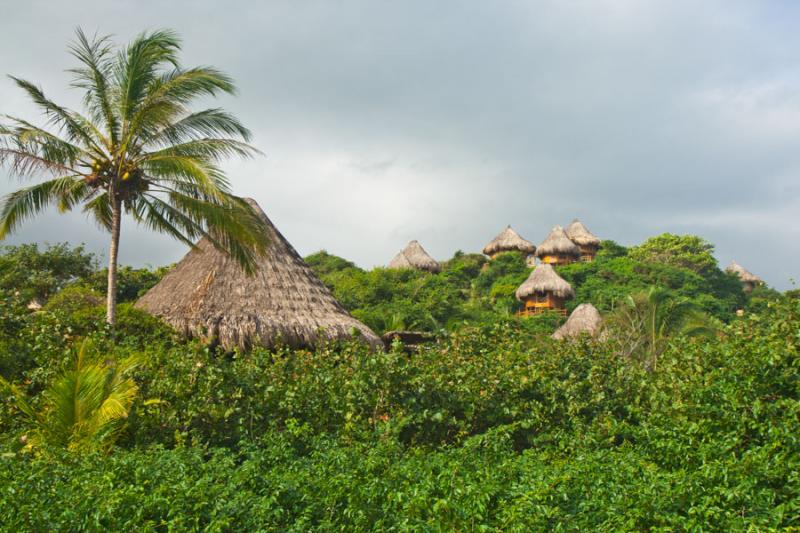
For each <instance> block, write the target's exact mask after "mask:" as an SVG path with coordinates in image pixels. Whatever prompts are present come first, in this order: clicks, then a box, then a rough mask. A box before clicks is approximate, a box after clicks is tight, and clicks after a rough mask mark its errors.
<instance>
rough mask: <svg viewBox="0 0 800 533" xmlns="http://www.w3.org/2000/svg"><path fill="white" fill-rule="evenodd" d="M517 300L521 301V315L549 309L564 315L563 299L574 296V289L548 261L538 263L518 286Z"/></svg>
mask: <svg viewBox="0 0 800 533" xmlns="http://www.w3.org/2000/svg"><path fill="white" fill-rule="evenodd" d="M516 296H517V300H519V301H521V302H522V303H523V308H522V310H521V311H520V312H519V315H521V316H530V315H536V314H539V313H543V312H545V311H549V310H556V311H559V312H561V313H562V314H564V315H566V314H567V310H566V309H565V307H564V300H567V299H569V298H574V297H575V291H574V290H572V286H571V285H570V284H569V283H567V282H566V281H565V280H564V278H562V277H561V276H559V275H558V274H557V273H556V271H555V270H554V269H553V267H552V266H550V265H549V264H548V263H542V264H540V265H538V266H537V267H536V268H535V269H533V272H531V275H530V276H528V279H526V280H525V282H524V283H523V284H522V285H520V286H519V288H518V289H517V292H516Z"/></svg>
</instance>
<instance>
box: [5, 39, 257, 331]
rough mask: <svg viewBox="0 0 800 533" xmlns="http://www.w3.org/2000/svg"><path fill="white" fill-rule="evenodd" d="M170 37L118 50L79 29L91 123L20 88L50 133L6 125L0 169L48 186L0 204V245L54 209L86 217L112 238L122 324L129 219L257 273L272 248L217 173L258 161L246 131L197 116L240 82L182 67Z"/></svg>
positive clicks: (79, 73) (76, 78)
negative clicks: (229, 163)
mask: <svg viewBox="0 0 800 533" xmlns="http://www.w3.org/2000/svg"><path fill="white" fill-rule="evenodd" d="M179 51H180V41H179V39H178V38H177V37H176V35H175V34H174V33H172V32H170V31H154V32H151V33H143V34H141V35H139V36H138V37H136V38H135V39H134V40H133V41H132V42H131V43H130V44H129V45H128V46H126V47H123V48H121V49H117V48H115V47H114V46H113V45H112V44H111V43H110V41H109V38H108V37H103V38H96V39H89V38H87V37H86V35H84V33H83V32H82V31H80V30H78V32H77V40H76V41H75V43H74V44H73V45H72V47H71V52H72V55H73V56H74V57H75V59H76V60H77V61H78V67H77V68H74V69H72V70H71V71H70V72H71V73H72V75H73V82H72V87H73V88H76V89H79V90H81V91H83V92H84V100H83V101H84V108H85V112H84V113H79V112H77V111H73V110H71V109H67V108H65V107H62V106H60V105H59V104H57V103H55V102H54V101H53V100H50V99H49V98H48V97H47V96H46V95H45V93H44V92H43V91H42V89H40V88H39V87H37V86H36V85H35V84H33V83H31V82H29V81H25V80H22V79H19V78H13V77H12V80H13V81H14V82H15V83H16V85H17V86H19V88H21V89H22V90H23V91H24V92H25V93H27V95H28V96H29V97H30V98H31V100H32V101H33V102H34V103H35V104H36V105H37V106H38V107H39V108H40V109H41V110H42V112H43V114H44V116H45V117H46V118H47V124H46V125H45V126H43V127H40V126H37V125H34V124H33V123H31V122H29V121H27V120H25V119H22V118H18V117H11V116H6V117H5V118H6V121H5V122H6V124H0V164H3V163H7V164H8V166H9V167H10V169H11V171H12V174H15V175H17V176H19V177H21V178H31V179H39V180H41V179H44V180H45V181H42V182H41V183H38V184H35V185H32V186H30V187H25V188H23V189H20V190H18V191H16V192H13V193H11V194H9V195H7V196H6V197H5V198H4V199H3V200H2V202H0V239H2V238H4V237H5V236H6V235H8V234H9V233H10V232H12V231H13V230H15V229H16V228H17V227H18V226H19V225H20V224H21V223H22V222H23V221H25V220H26V219H29V218H31V217H33V216H35V215H36V214H37V213H39V212H41V211H42V210H44V209H45V208H47V207H48V206H50V205H53V204H55V205H57V206H58V209H59V210H60V211H61V212H66V211H70V210H72V209H74V208H75V207H78V206H82V208H83V211H84V212H86V213H88V214H89V215H90V216H91V217H92V218H94V220H95V221H96V222H97V223H98V225H99V226H100V227H102V228H104V229H106V230H108V231H109V233H110V235H111V242H110V245H109V264H108V294H107V312H106V320H107V322H109V323H110V324H113V323H114V322H115V319H116V313H115V310H116V283H117V255H118V251H119V241H120V226H121V224H122V218H123V213H127V214H128V215H129V216H130V217H131V218H132V219H133V220H134V221H135V222H136V223H138V224H140V225H143V226H145V227H147V228H149V229H151V230H155V231H159V232H161V233H165V234H167V235H170V236H172V237H174V238H176V239H178V240H179V241H181V242H183V243H186V244H188V245H190V246H192V245H193V243H194V242H195V241H196V240H197V239H198V238H200V237H206V238H208V239H210V240H211V242H212V243H213V244H214V246H216V247H217V248H218V249H220V250H223V251H226V252H228V253H229V254H231V256H232V257H234V258H235V259H236V260H238V261H239V262H240V264H241V265H242V266H243V267H244V268H245V269H246V270H249V271H251V270H252V268H253V265H254V261H255V257H256V256H257V255H259V254H262V253H264V250H265V248H266V244H267V243H266V233H265V224H264V222H263V221H262V220H261V218H260V217H259V216H258V215H257V214H256V213H255V212H254V210H253V209H252V208H251V207H250V206H249V205H248V204H247V203H246V202H244V201H243V200H242V199H240V198H237V197H236V196H233V195H232V194H231V192H230V184H229V182H228V180H227V178H226V176H225V174H224V172H223V171H222V170H221V169H220V167H219V163H220V161H221V160H223V159H225V158H227V157H230V156H244V157H247V156H250V155H252V154H254V153H256V150H255V149H254V148H252V147H251V146H250V145H249V144H247V141H249V139H250V132H249V131H248V130H247V129H246V128H245V127H244V126H243V125H242V124H241V123H240V122H239V121H238V120H237V119H236V118H235V117H233V116H232V115H231V114H229V113H227V112H225V111H224V110H222V109H216V108H214V109H205V110H201V111H192V110H191V108H190V104H192V103H193V102H194V101H195V100H197V99H198V98H202V97H208V96H212V97H213V96H216V95H218V94H220V93H234V92H235V87H234V84H233V81H232V80H231V79H230V78H229V77H228V76H226V75H225V74H223V73H222V72H220V71H218V70H216V69H214V68H211V67H197V68H183V67H182V66H181V65H180V62H179V60H178V52H179Z"/></svg>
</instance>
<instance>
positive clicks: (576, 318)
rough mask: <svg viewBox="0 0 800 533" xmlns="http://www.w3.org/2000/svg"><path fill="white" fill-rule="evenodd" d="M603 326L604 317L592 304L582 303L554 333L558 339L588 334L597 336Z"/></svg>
mask: <svg viewBox="0 0 800 533" xmlns="http://www.w3.org/2000/svg"><path fill="white" fill-rule="evenodd" d="M602 328H603V317H602V316H600V311H598V310H597V308H596V307H595V306H593V305H592V304H581V305H579V306H578V307H576V308H575V309H574V310H573V311H572V314H570V315H569V318H568V319H567V321H566V322H564V324H563V325H562V326H561V327H560V328H558V329H557V330H556V332H555V333H553V338H554V339H556V340H562V339H568V338H575V337H580V336H581V335H583V334H587V335H589V336H591V337H595V336H597V335H598V334H599V333H600V330H601V329H602Z"/></svg>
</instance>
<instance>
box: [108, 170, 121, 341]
mask: <svg viewBox="0 0 800 533" xmlns="http://www.w3.org/2000/svg"><path fill="white" fill-rule="evenodd" d="M108 193H109V196H111V202H112V204H111V216H112V218H111V246H110V247H109V250H108V292H107V294H106V322H107V323H109V324H111V325H112V326H113V325H114V324H115V323H116V322H117V254H118V252H119V228H120V225H121V224H122V202H121V201H120V199H119V198H118V197H117V195H116V193H115V191H114V188H113V186H112V187H111V188H110V190H109V191H108Z"/></svg>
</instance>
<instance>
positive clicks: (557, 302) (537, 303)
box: [519, 293, 567, 316]
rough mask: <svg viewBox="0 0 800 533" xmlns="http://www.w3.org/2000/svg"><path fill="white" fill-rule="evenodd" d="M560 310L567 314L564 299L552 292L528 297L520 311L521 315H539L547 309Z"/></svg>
mask: <svg viewBox="0 0 800 533" xmlns="http://www.w3.org/2000/svg"><path fill="white" fill-rule="evenodd" d="M553 310H555V311H560V312H561V313H562V314H564V315H566V312H567V310H566V308H565V306H564V299H563V298H559V297H557V296H554V295H553V294H550V293H545V294H538V295H533V296H531V297H530V298H526V299H525V300H524V301H523V302H522V310H521V311H520V312H519V315H521V316H530V315H538V314H539V313H544V312H545V311H553Z"/></svg>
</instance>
